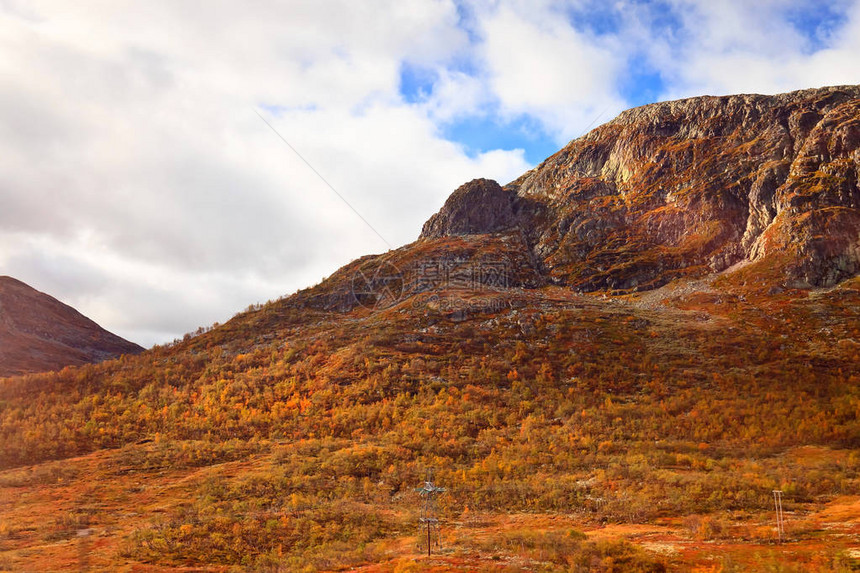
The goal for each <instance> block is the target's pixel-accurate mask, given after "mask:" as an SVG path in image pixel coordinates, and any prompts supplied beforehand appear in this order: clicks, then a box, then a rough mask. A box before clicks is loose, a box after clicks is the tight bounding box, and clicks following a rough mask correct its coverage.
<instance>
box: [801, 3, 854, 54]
mask: <svg viewBox="0 0 860 573" xmlns="http://www.w3.org/2000/svg"><path fill="white" fill-rule="evenodd" d="M849 7H850V3H848V2H845V1H844V0H843V1H836V2H820V1H818V0H813V1H811V2H806V3H804V4H801V5H799V6H796V7H794V8H790V9H789V10H788V13H787V15H786V19H787V20H788V22H790V23H791V25H792V26H794V28H795V29H796V30H797V31H798V32H800V33H801V34H803V35H804V36H805V37H806V39H807V40H808V41H809V45H808V47H807V50H805V52H806V53H814V52H817V51H819V50H822V49H824V48H826V47H827V45H828V41H829V39H830V36H831V35H832V34H833V33H834V32H835V31H837V30H838V29H839V28H841V27H842V26H843V25H845V23H846V22H847V21H848V15H847V10H848V8H849Z"/></svg>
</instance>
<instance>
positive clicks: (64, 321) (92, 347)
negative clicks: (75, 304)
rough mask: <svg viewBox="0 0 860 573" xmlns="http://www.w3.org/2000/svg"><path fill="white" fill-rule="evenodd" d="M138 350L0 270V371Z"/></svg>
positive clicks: (13, 372)
mask: <svg viewBox="0 0 860 573" xmlns="http://www.w3.org/2000/svg"><path fill="white" fill-rule="evenodd" d="M142 351H143V348H141V347H140V346H138V345H137V344H134V343H133V342H129V341H128V340H125V339H123V338H120V337H119V336H116V335H115V334H111V333H110V332H108V331H107V330H105V329H103V328H102V327H100V326H99V325H98V324H96V323H95V322H93V321H92V320H90V319H89V318H87V317H85V316H84V315H82V314H81V313H79V312H78V311H76V310H75V309H74V308H72V307H70V306H68V305H66V304H63V303H61V302H60V301H58V300H57V299H55V298H53V297H51V296H48V295H47V294H44V293H41V292H39V291H37V290H35V289H34V288H32V287H30V286H28V285H26V284H24V283H22V282H21V281H19V280H16V279H13V278H12V277H7V276H0V377H2V376H14V375H17V374H27V373H32V372H45V371H49V370H59V369H60V368H62V367H64V366H74V365H80V364H87V363H90V362H101V361H102V360H107V359H110V358H116V357H118V356H120V355H122V354H137V353H139V352H142Z"/></svg>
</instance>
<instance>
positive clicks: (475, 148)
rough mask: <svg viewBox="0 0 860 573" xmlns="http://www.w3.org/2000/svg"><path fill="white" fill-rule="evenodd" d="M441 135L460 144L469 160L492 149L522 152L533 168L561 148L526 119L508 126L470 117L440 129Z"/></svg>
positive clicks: (489, 117)
mask: <svg viewBox="0 0 860 573" xmlns="http://www.w3.org/2000/svg"><path fill="white" fill-rule="evenodd" d="M442 135H443V137H445V139H447V140H448V141H454V142H457V143H460V144H462V145H463V146H464V147H465V149H466V153H467V154H468V155H469V156H470V157H475V156H477V155H478V154H480V153H483V152H485V151H492V150H494V149H508V150H510V149H524V150H525V156H526V161H528V162H529V163H532V164H535V165H536V164H538V163H540V162H541V161H543V160H544V159H546V158H547V157H549V156H550V155H552V154H553V153H555V152H556V151H558V150H559V149H560V148H561V146H560V145H559V144H558V143H556V142H555V141H554V140H553V139H552V138H551V137H549V136H548V135H547V134H546V133H544V131H543V130H542V128H541V125H540V122H538V121H537V120H536V119H534V118H532V117H530V116H528V115H521V116H519V117H517V118H516V119H514V120H512V121H508V122H505V121H502V120H500V119H499V118H497V117H494V116H484V117H469V118H466V119H464V120H462V121H458V122H455V123H452V124H450V125H446V126H442Z"/></svg>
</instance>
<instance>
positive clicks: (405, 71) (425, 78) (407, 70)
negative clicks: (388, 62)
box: [400, 62, 437, 103]
mask: <svg viewBox="0 0 860 573" xmlns="http://www.w3.org/2000/svg"><path fill="white" fill-rule="evenodd" d="M436 79H437V75H436V72H435V71H434V70H432V69H430V68H425V67H421V66H416V65H413V64H410V63H409V62H403V64H401V66H400V94H401V95H402V96H403V99H404V100H405V101H407V102H409V103H420V102H422V101H425V100H426V99H427V98H429V97H430V95H432V93H433V85H434V84H435V83H436Z"/></svg>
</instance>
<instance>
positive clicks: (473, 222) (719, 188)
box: [421, 86, 860, 291]
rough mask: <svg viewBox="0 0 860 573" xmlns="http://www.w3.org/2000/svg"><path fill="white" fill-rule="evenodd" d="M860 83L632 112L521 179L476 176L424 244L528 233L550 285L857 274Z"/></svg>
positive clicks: (636, 285)
mask: <svg viewBox="0 0 860 573" xmlns="http://www.w3.org/2000/svg"><path fill="white" fill-rule="evenodd" d="M858 172H860V86H844V87H829V88H822V89H812V90H803V91H798V92H792V93H787V94H781V95H776V96H762V95H737V96H725V97H698V98H691V99H685V100H678V101H671V102H664V103H657V104H652V105H647V106H643V107H639V108H635V109H631V110H628V111H625V112H623V113H622V114H620V115H619V116H618V117H617V118H615V119H614V120H612V121H610V122H608V123H606V124H604V125H602V126H600V127H598V128H596V129H594V130H592V131H591V132H589V133H588V134H586V135H584V136H583V137H580V138H578V139H576V140H574V141H572V142H570V143H569V144H568V145H567V146H566V147H565V148H564V149H562V150H561V151H559V152H558V153H556V154H555V155H553V156H552V157H550V158H549V159H547V160H546V161H544V162H543V163H542V164H541V165H540V166H538V167H537V168H535V169H533V170H531V171H529V172H528V173H526V174H524V175H523V176H521V177H520V178H518V179H517V180H515V181H513V182H512V183H510V184H508V185H506V186H504V187H500V186H498V185H497V184H495V182H493V181H488V180H476V181H473V182H471V183H468V184H466V185H464V186H463V187H461V188H460V189H458V190H457V191H455V192H454V194H453V195H451V197H450V198H449V200H448V201H447V202H446V204H445V206H444V207H443V208H442V210H441V211H440V212H439V213H437V214H436V215H434V216H433V217H432V218H431V219H430V220H429V221H427V223H426V224H425V225H424V229H423V232H422V234H421V238H422V239H425V240H429V239H434V238H439V237H444V236H452V235H463V234H476V233H496V232H500V231H507V230H510V229H511V228H515V227H516V228H519V229H520V230H522V231H523V232H524V236H526V237H527V238H528V244H529V248H530V249H531V251H532V255H533V257H534V258H535V259H536V260H537V261H538V262H539V265H538V266H540V268H541V269H542V270H543V271H544V272H545V273H546V274H547V275H548V278H550V279H552V280H553V281H554V282H556V283H559V284H568V285H571V286H573V287H575V288H578V289H581V290H585V291H591V290H603V289H608V290H613V291H634V290H643V289H649V288H654V287H658V286H661V285H662V284H665V283H666V282H668V281H670V280H672V279H673V278H677V277H681V276H701V275H704V274H708V273H712V272H716V271H722V270H724V269H727V268H728V267H730V266H731V265H734V264H735V263H739V262H742V261H751V262H753V263H755V264H758V265H760V266H761V269H762V273H763V274H764V275H767V276H768V277H770V279H769V280H773V281H777V282H781V283H783V284H785V285H788V286H795V287H809V286H828V285H833V284H835V283H837V282H839V281H841V280H843V279H845V278H848V277H851V276H854V275H856V274H858V271H860V190H858V183H857V182H858Z"/></svg>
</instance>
